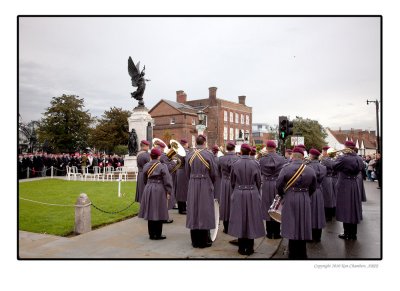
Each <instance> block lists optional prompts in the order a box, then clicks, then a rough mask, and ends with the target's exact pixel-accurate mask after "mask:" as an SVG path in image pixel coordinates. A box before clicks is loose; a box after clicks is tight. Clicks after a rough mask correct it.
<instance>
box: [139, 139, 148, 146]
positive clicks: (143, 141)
mask: <svg viewBox="0 0 400 291" xmlns="http://www.w3.org/2000/svg"><path fill="white" fill-rule="evenodd" d="M140 143H141V144H145V145H148V146H149V145H150V143H149V142H148V141H147V140H145V139H144V140H142V141H141V142H140Z"/></svg>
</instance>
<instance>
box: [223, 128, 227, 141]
mask: <svg viewBox="0 0 400 291" xmlns="http://www.w3.org/2000/svg"><path fill="white" fill-rule="evenodd" d="M227 139H228V128H227V127H226V126H224V140H227Z"/></svg>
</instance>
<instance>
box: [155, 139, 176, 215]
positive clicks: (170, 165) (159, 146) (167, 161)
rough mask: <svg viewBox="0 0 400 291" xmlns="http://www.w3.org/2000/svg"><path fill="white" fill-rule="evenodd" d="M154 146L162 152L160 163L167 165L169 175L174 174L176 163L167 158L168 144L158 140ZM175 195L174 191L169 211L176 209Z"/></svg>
mask: <svg viewBox="0 0 400 291" xmlns="http://www.w3.org/2000/svg"><path fill="white" fill-rule="evenodd" d="M154 145H155V147H154V148H157V149H159V150H160V151H161V156H160V162H161V163H162V164H165V165H166V166H167V168H168V171H169V173H171V172H172V169H173V168H174V167H175V163H174V162H173V161H172V160H170V159H169V158H168V157H167V154H166V153H165V152H164V150H165V147H166V144H165V143H163V142H161V141H159V140H157V141H156V142H155V143H154ZM171 179H172V177H171ZM172 181H173V180H172ZM172 189H173V185H172ZM173 194H174V192H173V190H172V192H171V198H170V201H169V203H168V209H172V208H173V207H174V205H175V203H176V200H175V197H174V195H173ZM172 222H173V220H172V219H170V220H167V221H165V223H172Z"/></svg>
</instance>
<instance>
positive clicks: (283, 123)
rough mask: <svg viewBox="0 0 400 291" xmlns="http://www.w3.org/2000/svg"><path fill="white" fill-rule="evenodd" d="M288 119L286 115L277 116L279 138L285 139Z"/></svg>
mask: <svg viewBox="0 0 400 291" xmlns="http://www.w3.org/2000/svg"><path fill="white" fill-rule="evenodd" d="M288 121H289V120H288V119H287V117H286V116H279V138H280V139H283V140H284V139H286V137H287V125H288Z"/></svg>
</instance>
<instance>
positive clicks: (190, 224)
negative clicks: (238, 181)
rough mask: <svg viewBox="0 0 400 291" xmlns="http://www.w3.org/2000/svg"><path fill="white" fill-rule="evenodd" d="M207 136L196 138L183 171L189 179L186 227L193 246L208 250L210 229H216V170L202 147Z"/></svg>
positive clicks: (207, 152) (211, 155)
mask: <svg viewBox="0 0 400 291" xmlns="http://www.w3.org/2000/svg"><path fill="white" fill-rule="evenodd" d="M205 143H206V137H205V136H204V135H199V136H198V137H197V138H196V149H195V150H194V151H192V152H190V153H189V154H188V155H187V156H186V161H185V170H186V175H187V177H188V178H189V185H188V196H187V215H186V227H187V228H189V229H190V236H191V240H192V246H193V247H195V248H205V247H210V246H211V245H212V242H211V241H210V240H209V235H210V229H214V228H215V214H214V198H215V197H214V182H215V177H216V175H217V168H216V164H215V160H214V157H213V154H212V153H211V152H210V151H208V150H207V149H206V147H205Z"/></svg>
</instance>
